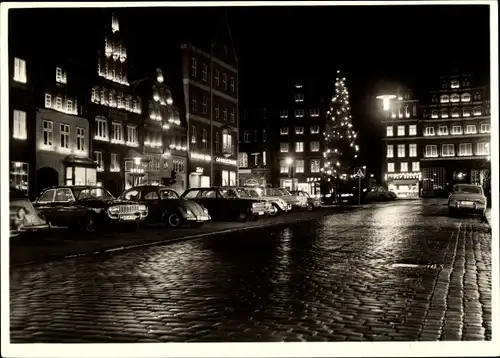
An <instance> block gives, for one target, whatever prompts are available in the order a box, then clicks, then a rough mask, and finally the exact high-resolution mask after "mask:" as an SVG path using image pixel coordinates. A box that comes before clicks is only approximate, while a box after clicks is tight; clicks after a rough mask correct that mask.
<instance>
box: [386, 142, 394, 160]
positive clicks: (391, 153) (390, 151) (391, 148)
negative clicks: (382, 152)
mask: <svg viewBox="0 0 500 358" xmlns="http://www.w3.org/2000/svg"><path fill="white" fill-rule="evenodd" d="M393 157H394V146H393V145H392V144H390V145H388V146H387V158H393Z"/></svg>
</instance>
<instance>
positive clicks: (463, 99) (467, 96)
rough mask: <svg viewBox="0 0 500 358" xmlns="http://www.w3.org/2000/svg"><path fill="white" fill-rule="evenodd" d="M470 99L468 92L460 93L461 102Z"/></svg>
mask: <svg viewBox="0 0 500 358" xmlns="http://www.w3.org/2000/svg"><path fill="white" fill-rule="evenodd" d="M470 100H471V96H470V93H464V94H462V102H470Z"/></svg>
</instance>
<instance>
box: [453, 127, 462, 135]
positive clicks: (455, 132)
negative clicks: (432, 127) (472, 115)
mask: <svg viewBox="0 0 500 358" xmlns="http://www.w3.org/2000/svg"><path fill="white" fill-rule="evenodd" d="M451 134H455V135H457V134H462V126H452V127H451Z"/></svg>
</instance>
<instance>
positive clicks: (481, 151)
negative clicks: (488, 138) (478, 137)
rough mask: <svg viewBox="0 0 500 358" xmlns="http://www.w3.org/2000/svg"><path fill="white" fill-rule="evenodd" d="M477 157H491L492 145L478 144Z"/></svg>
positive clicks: (486, 143)
mask: <svg viewBox="0 0 500 358" xmlns="http://www.w3.org/2000/svg"><path fill="white" fill-rule="evenodd" d="M476 155H490V143H488V142H479V143H477V149H476Z"/></svg>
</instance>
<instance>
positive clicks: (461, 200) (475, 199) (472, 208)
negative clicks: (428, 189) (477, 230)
mask: <svg viewBox="0 0 500 358" xmlns="http://www.w3.org/2000/svg"><path fill="white" fill-rule="evenodd" d="M486 205H487V199H486V196H485V195H484V191H483V187H482V186H480V185H475V184H455V185H454V186H453V188H452V190H451V194H450V196H449V198H448V211H449V214H450V215H452V216H455V215H458V214H461V213H471V214H479V215H481V216H482V217H484V216H485V211H486Z"/></svg>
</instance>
